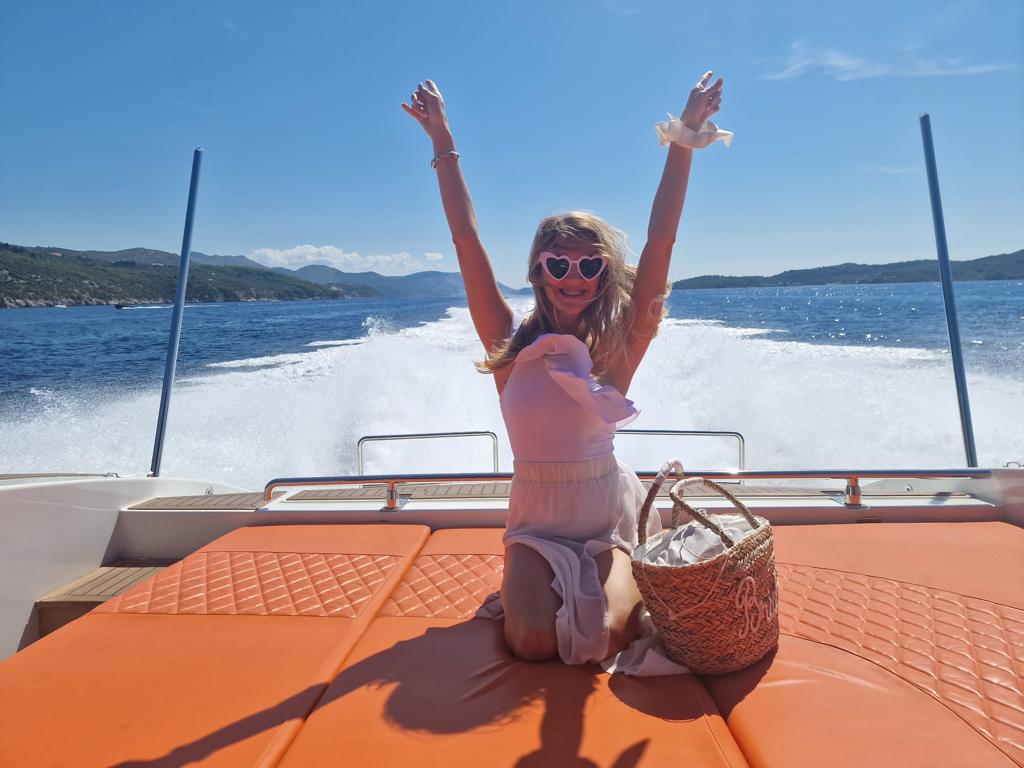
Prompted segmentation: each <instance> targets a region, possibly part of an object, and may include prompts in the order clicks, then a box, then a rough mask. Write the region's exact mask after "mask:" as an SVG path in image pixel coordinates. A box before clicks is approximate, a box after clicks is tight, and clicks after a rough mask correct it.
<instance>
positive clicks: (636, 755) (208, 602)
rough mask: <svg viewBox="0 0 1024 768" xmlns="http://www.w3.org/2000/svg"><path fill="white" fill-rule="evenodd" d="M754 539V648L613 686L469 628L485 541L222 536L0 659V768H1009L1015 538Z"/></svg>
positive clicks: (872, 533)
mask: <svg viewBox="0 0 1024 768" xmlns="http://www.w3.org/2000/svg"><path fill="white" fill-rule="evenodd" d="M774 530H775V552H776V564H777V569H778V575H779V582H780V593H779V594H780V604H779V616H780V629H781V640H780V644H779V647H778V649H777V650H776V651H774V652H773V653H772V654H770V655H769V656H768V657H766V658H765V659H764V660H762V661H761V662H759V663H757V664H755V665H754V666H752V667H750V668H748V669H746V670H743V671H741V672H737V673H734V674H731V675H718V676H706V675H701V676H697V675H684V676H677V677H655V678H626V677H622V676H618V675H617V676H608V675H605V674H602V673H600V671H599V670H598V669H597V668H595V667H586V666H584V667H566V666H563V665H561V664H559V663H545V664H530V663H525V662H522V661H519V660H517V659H515V658H514V657H512V656H511V655H510V654H509V653H508V651H507V649H506V648H505V645H504V643H503V641H502V628H501V627H502V625H501V622H500V621H495V620H493V619H490V618H483V617H478V616H477V615H476V612H477V608H478V607H479V606H480V604H481V602H482V601H483V600H484V598H485V597H486V596H487V595H488V594H490V593H491V592H492V591H494V590H495V589H496V588H497V587H498V585H499V584H500V579H501V569H502V564H503V558H502V546H501V535H502V529H501V528H500V527H492V528H474V529H468V528H461V529H460V528H454V529H453V528H449V529H445V530H433V529H431V528H430V527H428V526H424V525H418V524H397V525H396V524H394V523H391V524H369V525H364V524H342V525H335V524H332V525H255V526H250V527H243V528H238V529H237V530H233V531H231V532H230V533H228V534H226V535H224V536H221V537H220V538H218V539H217V540H215V541H212V542H211V543H209V544H207V545H205V546H203V547H201V548H199V549H198V550H197V551H195V552H192V553H191V554H188V555H187V556H186V557H185V558H184V559H183V560H181V561H180V562H177V563H174V564H171V565H169V566H167V567H165V568H164V569H163V570H161V571H159V572H155V571H154V572H153V573H152V574H151V575H149V576H148V578H143V579H142V580H140V581H137V582H136V583H134V584H133V585H132V586H131V587H129V588H128V589H126V590H123V591H121V594H119V595H117V596H114V597H112V598H111V599H109V600H107V601H106V602H104V603H103V604H102V605H101V606H99V607H98V608H96V609H95V610H93V611H91V612H90V613H89V614H88V615H86V616H84V617H83V618H81V619H79V620H77V621H74V622H72V623H71V624H69V625H67V626H65V627H63V628H61V629H60V630H58V631H56V632H53V633H52V634H50V635H48V636H47V637H44V638H42V639H41V640H40V641H38V642H37V643H35V644H33V645H31V646H29V647H27V648H26V649H25V650H23V651H21V652H20V653H18V654H16V655H15V656H14V657H12V658H10V659H8V660H6V661H5V662H3V663H0V721H2V722H4V724H5V732H6V735H5V738H4V739H3V740H0V765H32V766H49V765H58V764H59V765H71V766H76V765H77V766H95V765H152V766H156V765H165V766H171V765H186V764H194V763H202V764H203V765H222V766H256V765H259V766H261V767H263V768H269V767H270V766H282V767H283V768H298V767H301V768H307V767H310V766H321V765H322V766H334V765H339V764H343V765H375V766H399V765H402V766H404V765H421V766H432V765H438V766H440V765H477V764H481V762H482V761H483V762H486V763H487V764H488V765H495V766H504V765H508V766H513V765H537V766H564V765H573V764H584V763H585V762H587V761H590V762H587V764H597V765H609V766H610V765H615V766H625V765H629V766H641V765H645V766H663V765H677V764H686V765H694V766H716V767H723V768H724V767H725V766H729V767H730V768H743V767H744V766H747V767H748V768H769V767H770V766H783V765H784V766H787V767H790V766H791V767H792V768H802V767H804V766H806V767H807V768H810V767H811V766H815V768H817V766H821V765H830V766H837V767H838V768H853V767H854V766H864V765H900V766H909V767H914V766H920V767H921V768H923V767H924V766H929V768H932V767H933V766H941V765H948V766H968V765H969V766H978V767H984V766H1010V767H1012V766H1021V765H1024V694H1022V691H1024V681H1022V676H1024V591H1022V590H1021V589H1020V585H1021V584H1022V583H1024V558H1021V557H1020V554H1021V552H1022V551H1024V529H1022V528H1020V527H1018V526H1016V525H1013V524H1011V523H1007V522H995V521H989V522H959V523H944V522H928V523H885V524H876V525H855V524H850V525H837V524H832V525H776V526H774ZM125 567H142V566H137V565H132V566H125ZM146 567H156V566H152V565H150V566H146ZM117 578H120V577H116V576H109V575H108V576H107V580H106V581H105V582H103V581H93V582H88V583H87V582H83V583H82V584H80V585H79V589H81V590H83V591H84V592H88V591H89V590H92V591H94V592H95V591H98V592H103V591H114V590H118V588H119V586H121V585H119V584H117V583H115V579H117ZM123 578H124V581H125V582H126V581H128V580H129V579H130V578H131V577H130V576H128V575H125V576H123ZM122 584H123V583H122ZM154 691H159V692H160V695H159V696H154V695H153V692H154ZM55 731H59V732H60V734H61V738H59V739H55V738H54V737H53V734H54V733H55ZM921 734H927V737H926V738H922V736H921ZM482 756H486V758H482Z"/></svg>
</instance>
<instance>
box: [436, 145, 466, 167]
mask: <svg viewBox="0 0 1024 768" xmlns="http://www.w3.org/2000/svg"><path fill="white" fill-rule="evenodd" d="M446 157H451V158H454V159H456V160H458V159H459V158H460V157H462V155H460V154H459V153H458V152H456V151H455V150H454V149H449V150H448V151H447V152H442V153H441V154H440V155H438V156H437V157H435V158H434V159H433V160H431V161H430V167H431V168H437V161H438V160H443V159H444V158H446Z"/></svg>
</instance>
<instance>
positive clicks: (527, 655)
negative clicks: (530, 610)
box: [505, 616, 558, 661]
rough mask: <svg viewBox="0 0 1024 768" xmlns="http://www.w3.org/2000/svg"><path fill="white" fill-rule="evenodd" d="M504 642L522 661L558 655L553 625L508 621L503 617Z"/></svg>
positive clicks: (538, 659)
mask: <svg viewBox="0 0 1024 768" xmlns="http://www.w3.org/2000/svg"><path fill="white" fill-rule="evenodd" d="M505 642H506V643H508V647H509V649H510V650H511V651H512V653H514V654H515V655H516V656H517V657H518V658H520V659H522V660H523V661H550V660H551V659H553V658H555V657H556V656H558V639H557V637H556V635H555V627H554V624H553V623H552V625H551V626H545V625H544V624H543V623H537V622H529V621H514V620H512V621H510V620H509V618H508V617H507V616H506V617H505Z"/></svg>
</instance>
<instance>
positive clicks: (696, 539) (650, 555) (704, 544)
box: [633, 514, 767, 565]
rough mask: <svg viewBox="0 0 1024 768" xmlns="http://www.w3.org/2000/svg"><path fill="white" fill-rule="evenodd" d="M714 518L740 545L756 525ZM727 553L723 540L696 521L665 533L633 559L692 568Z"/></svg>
mask: <svg viewBox="0 0 1024 768" xmlns="http://www.w3.org/2000/svg"><path fill="white" fill-rule="evenodd" d="M712 519H713V520H714V521H715V522H716V523H717V524H718V525H719V526H720V527H721V528H722V530H723V531H725V532H726V534H727V535H728V536H729V538H731V539H732V540H733V544H734V545H735V544H738V543H739V542H740V540H741V539H743V538H744V537H745V536H747V535H748V534H749V533H751V532H752V531H753V530H754V529H753V526H751V525H750V523H749V522H747V519H746V518H745V517H743V516H742V515H739V514H728V515H713V516H712ZM758 522H767V521H762V520H761V519H760V518H758ZM725 550H726V546H725V542H723V541H722V539H721V537H719V535H718V534H717V533H715V532H714V531H712V530H710V529H709V528H705V527H704V525H703V524H702V523H700V522H698V521H696V520H692V521H690V522H688V523H686V524H684V525H681V526H679V527H678V528H675V529H672V530H668V531H662V532H661V533H659V534H656V535H654V536H652V537H651V538H649V539H648V540H647V542H646V543H645V544H642V545H641V546H639V547H637V548H636V549H635V550H633V559H634V560H639V561H640V562H643V563H647V564H649V565H692V564H694V563H701V562H704V561H705V560H710V559H711V558H713V557H716V556H717V555H720V554H722V553H723V552H724V551H725Z"/></svg>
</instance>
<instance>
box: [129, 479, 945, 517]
mask: <svg viewBox="0 0 1024 768" xmlns="http://www.w3.org/2000/svg"><path fill="white" fill-rule="evenodd" d="M645 485H646V486H647V487H650V484H649V483H645ZM729 487H730V488H731V489H732V491H733V492H734V493H735V494H736V495H737V496H763V497H764V496H769V497H786V496H789V497H793V496H798V497H805V498H806V497H818V498H822V497H828V496H835V495H837V494H840V493H841V491H840V490H839V489H832V490H830V489H826V488H806V487H797V486H774V485H735V486H732V485H730V486H729ZM398 489H399V492H400V493H401V494H403V495H409V496H411V497H412V498H413V499H501V498H508V489H509V483H508V482H491V483H416V484H407V485H400V486H398ZM686 493H687V496H715V495H716V494H715V493H713V492H712V491H709V490H708V489H706V488H704V487H701V486H695V487H692V488H688V489H687V492H686ZM862 493H863V495H864V496H874V495H882V496H908V497H909V496H935V495H941V496H961V497H962V496H965V494H962V493H942V494H932V493H918V492H914V491H876V492H872V491H870V490H867V489H865V490H863V491H862ZM658 495H659V496H661V497H667V496H668V490H667V489H666V488H662V489H661V491H660V492H659V494H658ZM376 499H381V500H383V499H384V486H383V485H380V484H378V485H367V486H364V487H347V488H344V487H339V488H318V489H315V490H304V491H298V492H296V493H293V494H292V495H290V496H289V497H288V501H305V502H310V501H313V502H316V501H373V500H376ZM266 503H267V502H266V500H265V499H264V498H263V494H262V493H218V494H212V495H206V496H159V497H156V498H153V499H149V500H147V501H143V502H140V503H138V504H133V505H132V506H130V507H128V508H127V509H128V510H130V511H137V510H183V511H191V510H211V511H230V510H235V511H245V512H249V511H252V510H255V509H259V508H260V507H262V506H264V505H265V504H266Z"/></svg>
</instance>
